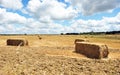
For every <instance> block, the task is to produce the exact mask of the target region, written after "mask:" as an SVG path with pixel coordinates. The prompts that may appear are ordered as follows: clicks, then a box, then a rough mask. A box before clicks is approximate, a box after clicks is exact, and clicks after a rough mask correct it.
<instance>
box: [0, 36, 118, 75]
mask: <svg viewBox="0 0 120 75" xmlns="http://www.w3.org/2000/svg"><path fill="white" fill-rule="evenodd" d="M40 36H41V38H42V39H41V40H39V39H38V37H37V36H35V35H33V36H32V35H31V36H30V35H28V36H0V40H1V41H0V75H98V74H99V75H120V65H119V64H120V43H119V42H120V40H119V39H112V40H111V39H106V38H105V39H104V38H98V37H97V36H93V37H91V36H88V35H84V36H66V35H40ZM99 36H100V35H99ZM102 36H103V35H102ZM118 36H119V35H118ZM85 37H87V39H88V40H89V41H90V42H98V43H105V44H106V45H108V48H109V52H110V54H109V55H108V58H106V59H100V60H98V59H90V58H87V57H86V56H84V55H82V54H79V53H76V52H75V45H74V40H75V39H76V38H82V39H84V38H85ZM8 38H25V39H27V40H28V42H29V46H25V47H23V46H22V47H15V46H6V39H8Z"/></svg>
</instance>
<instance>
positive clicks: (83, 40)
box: [74, 39, 89, 44]
mask: <svg viewBox="0 0 120 75" xmlns="http://www.w3.org/2000/svg"><path fill="white" fill-rule="evenodd" d="M76 42H89V41H88V40H86V39H75V41H74V44H76Z"/></svg>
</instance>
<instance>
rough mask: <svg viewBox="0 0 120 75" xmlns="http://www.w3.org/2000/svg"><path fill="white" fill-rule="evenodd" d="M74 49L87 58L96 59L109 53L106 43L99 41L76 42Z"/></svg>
mask: <svg viewBox="0 0 120 75" xmlns="http://www.w3.org/2000/svg"><path fill="white" fill-rule="evenodd" d="M75 50H76V52H78V53H81V54H84V55H86V56H87V57H89V58H97V59H100V58H106V57H108V54H109V51H108V47H107V45H105V44H99V43H89V42H76V44H75Z"/></svg>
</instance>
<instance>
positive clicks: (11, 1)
mask: <svg viewBox="0 0 120 75" xmlns="http://www.w3.org/2000/svg"><path fill="white" fill-rule="evenodd" d="M0 6H2V7H5V8H10V9H14V10H17V9H21V8H22V7H23V4H22V0H0Z"/></svg>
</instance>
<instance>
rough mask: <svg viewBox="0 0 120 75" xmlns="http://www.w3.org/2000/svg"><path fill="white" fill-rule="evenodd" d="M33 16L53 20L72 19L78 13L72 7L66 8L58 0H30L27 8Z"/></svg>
mask: <svg viewBox="0 0 120 75" xmlns="http://www.w3.org/2000/svg"><path fill="white" fill-rule="evenodd" d="M27 8H28V10H29V12H30V13H31V15H33V16H34V17H37V18H45V17H46V16H47V17H49V18H50V19H52V20H66V19H72V18H74V17H75V16H76V14H77V12H76V11H75V10H74V9H73V8H72V7H68V8H67V7H66V5H65V4H64V3H61V2H58V1H57V0H43V1H42V2H41V1H40V0H30V1H29V3H28V6H27Z"/></svg>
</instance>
